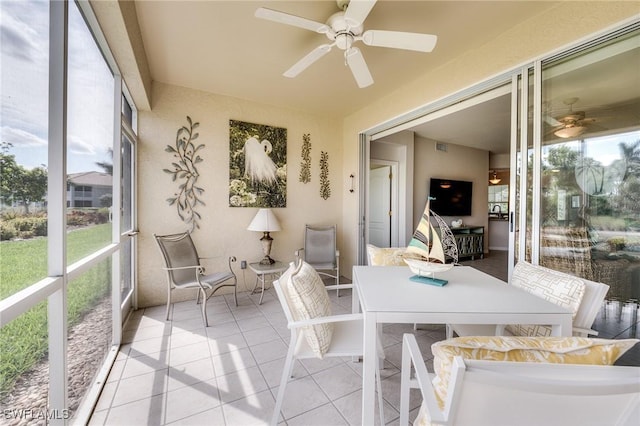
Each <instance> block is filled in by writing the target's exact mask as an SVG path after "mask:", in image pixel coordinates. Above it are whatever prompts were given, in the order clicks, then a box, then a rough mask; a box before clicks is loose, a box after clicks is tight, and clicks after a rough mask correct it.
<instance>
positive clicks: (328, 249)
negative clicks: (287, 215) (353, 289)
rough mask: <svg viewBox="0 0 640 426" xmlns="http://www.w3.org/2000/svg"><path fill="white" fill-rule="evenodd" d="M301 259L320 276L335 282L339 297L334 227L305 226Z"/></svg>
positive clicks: (335, 232)
mask: <svg viewBox="0 0 640 426" xmlns="http://www.w3.org/2000/svg"><path fill="white" fill-rule="evenodd" d="M302 253H303V259H304V261H305V262H307V263H308V264H309V265H311V266H313V268H314V269H315V270H316V271H318V273H319V274H320V275H323V276H326V277H330V278H334V279H335V280H336V284H335V287H334V288H335V290H336V296H338V297H340V289H344V288H345V287H343V286H341V285H340V250H338V249H337V227H336V225H327V226H312V225H305V228H304V248H303V249H302Z"/></svg>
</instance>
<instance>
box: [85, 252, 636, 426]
mask: <svg viewBox="0 0 640 426" xmlns="http://www.w3.org/2000/svg"><path fill="white" fill-rule="evenodd" d="M505 260H506V257H505V256H504V255H503V254H502V253H500V252H496V253H493V254H490V255H489V256H485V258H484V259H482V260H479V261H475V262H464V263H465V264H470V265H472V266H474V267H477V268H478V269H480V270H484V271H485V272H487V273H490V274H492V275H496V276H498V277H500V274H503V275H504V274H505V273H506V272H505V271H506V266H505V265H506V262H505ZM503 279H504V278H503ZM330 295H331V298H332V303H333V312H334V313H336V314H339V313H349V312H350V311H351V293H350V290H345V291H342V292H341V294H340V297H339V298H337V297H335V292H330ZM238 301H239V306H238V307H236V306H235V304H234V303H233V297H232V296H229V295H227V296H216V297H212V298H211V299H210V300H209V302H208V303H207V312H208V314H209V321H210V326H209V327H207V328H205V327H204V325H203V323H202V319H201V316H200V311H199V307H197V306H196V305H195V304H194V302H192V301H191V302H182V303H177V304H174V306H173V311H172V317H171V318H172V320H171V321H165V319H164V315H165V307H164V306H158V307H153V308H146V309H141V310H138V311H136V312H134V313H133V314H132V317H131V318H130V319H129V321H128V322H127V324H126V327H125V331H124V342H125V344H124V345H123V346H122V347H121V350H120V354H119V356H118V358H117V360H116V362H115V365H114V366H113V369H112V371H111V374H110V375H109V378H108V381H107V383H106V384H105V387H104V390H103V392H102V395H101V397H100V400H99V401H98V404H97V406H96V408H95V411H94V414H93V417H92V418H91V422H90V424H92V425H118V426H120V425H143V424H148V425H165V424H192V425H200V424H203V425H204V424H207V425H243V426H244V425H252V424H267V423H268V421H269V419H270V417H271V414H272V411H273V407H274V403H275V395H276V394H277V390H278V385H279V382H280V375H281V373H282V368H283V365H284V357H285V355H286V351H287V345H288V342H289V330H288V329H287V327H286V320H285V317H284V314H283V313H282V308H281V307H280V303H279V302H278V300H277V298H276V296H275V293H274V292H273V290H272V289H271V290H267V292H266V293H265V295H264V301H263V303H262V305H259V304H258V301H259V295H250V294H249V293H241V294H239V295H238ZM625 306H626V305H625ZM635 306H636V307H637V305H635ZM618 308H620V306H618ZM625 309H626V311H625ZM605 311H607V312H609V314H608V315H604V313H605ZM616 312H617V313H618V314H617V315H616V314H615V313H616ZM636 312H637V311H636ZM627 317H629V318H627ZM638 325H640V322H638V318H637V313H636V315H635V316H630V314H629V310H628V309H627V308H626V307H624V306H623V307H622V308H621V309H617V310H616V309H615V306H614V305H611V304H608V305H606V307H603V310H602V311H601V315H599V317H598V319H597V320H596V323H595V324H594V328H595V329H597V330H599V331H600V337H604V338H625V337H640V332H639V331H638V330H640V328H638V327H637V326H638ZM422 327H423V328H421V329H420V330H417V331H415V334H416V336H417V339H418V343H419V345H420V348H421V349H422V351H423V356H424V358H425V360H427V367H428V368H429V369H430V370H431V371H433V370H432V362H431V361H432V356H431V353H430V347H431V344H433V343H434V342H436V341H438V340H442V339H444V336H445V334H444V327H442V326H422ZM405 332H414V331H413V327H412V326H411V325H386V326H385V327H384V333H383V343H384V346H385V354H386V360H385V369H384V370H383V371H382V378H383V380H382V393H383V398H384V413H385V424H392V425H396V424H398V422H399V413H398V407H399V398H400V388H399V386H400V359H401V347H402V345H401V339H402V334H403V333H405ZM619 361H620V362H618V363H617V364H620V365H636V366H640V344H638V345H636V346H635V347H634V348H633V349H632V350H631V351H629V352H628V353H627V354H625V355H624V356H623V357H622V358H621V359H620V360H619ZM361 368H362V364H361V363H354V362H352V361H351V359H350V358H349V359H347V358H344V359H336V358H332V359H325V360H303V361H301V362H298V363H296V367H295V369H294V377H293V379H292V381H290V382H289V384H288V385H287V389H286V394H285V402H284V406H283V410H282V412H283V413H284V419H283V422H282V424H287V425H305V426H307V425H323V426H329V425H358V424H360V414H361V413H360V409H361V407H360V400H361V386H362V379H361ZM412 398H413V399H412V401H411V408H412V412H411V415H410V419H411V420H413V418H414V417H415V415H416V412H417V407H418V405H419V400H418V394H417V392H412ZM378 421H379V420H378Z"/></svg>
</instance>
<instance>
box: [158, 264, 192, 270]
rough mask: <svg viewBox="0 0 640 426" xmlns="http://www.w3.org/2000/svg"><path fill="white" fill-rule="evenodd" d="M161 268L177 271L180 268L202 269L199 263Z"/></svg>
mask: <svg viewBox="0 0 640 426" xmlns="http://www.w3.org/2000/svg"><path fill="white" fill-rule="evenodd" d="M162 269H164V270H165V271H179V270H181V269H202V266H200V265H194V266H177V267H175V268H167V267H163V268H162Z"/></svg>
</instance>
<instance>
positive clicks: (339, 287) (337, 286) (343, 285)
mask: <svg viewBox="0 0 640 426" xmlns="http://www.w3.org/2000/svg"><path fill="white" fill-rule="evenodd" d="M324 288H326V289H327V290H336V289H340V290H344V289H345V288H353V284H340V285H327V286H325V287H324Z"/></svg>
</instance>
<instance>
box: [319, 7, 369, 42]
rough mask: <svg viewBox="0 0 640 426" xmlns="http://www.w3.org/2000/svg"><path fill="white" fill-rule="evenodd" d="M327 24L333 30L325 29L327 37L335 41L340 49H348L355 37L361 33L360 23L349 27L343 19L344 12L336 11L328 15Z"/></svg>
mask: <svg viewBox="0 0 640 426" xmlns="http://www.w3.org/2000/svg"><path fill="white" fill-rule="evenodd" d="M327 25H328V26H329V27H330V28H331V29H332V30H333V31H327V33H326V34H327V38H328V39H329V40H331V41H335V42H336V46H337V47H338V48H339V49H341V50H348V49H350V48H351V45H352V44H353V42H354V41H355V37H358V36H360V34H362V25H358V26H356V27H350V26H349V24H347V21H346V20H345V19H344V12H336V13H334V14H333V15H331V16H330V17H329V19H328V20H327Z"/></svg>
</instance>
